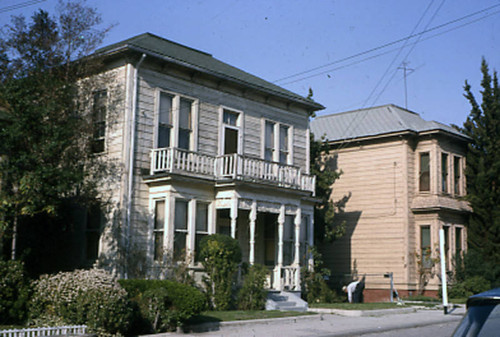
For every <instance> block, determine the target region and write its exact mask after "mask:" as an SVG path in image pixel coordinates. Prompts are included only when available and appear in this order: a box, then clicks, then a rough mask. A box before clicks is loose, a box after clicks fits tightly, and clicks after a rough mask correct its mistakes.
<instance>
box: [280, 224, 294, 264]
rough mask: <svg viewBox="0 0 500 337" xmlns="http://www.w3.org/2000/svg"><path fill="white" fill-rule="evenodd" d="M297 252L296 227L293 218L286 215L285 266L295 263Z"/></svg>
mask: <svg viewBox="0 0 500 337" xmlns="http://www.w3.org/2000/svg"><path fill="white" fill-rule="evenodd" d="M294 251H295V226H294V223H293V216H291V215H285V223H284V224H283V265H285V266H289V265H291V264H292V263H293V258H294V255H295V254H294Z"/></svg>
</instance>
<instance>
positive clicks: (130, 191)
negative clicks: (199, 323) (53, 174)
mask: <svg viewBox="0 0 500 337" xmlns="http://www.w3.org/2000/svg"><path fill="white" fill-rule="evenodd" d="M145 58H146V54H142V56H141V59H140V60H139V62H137V64H136V66H135V69H134V83H133V91H132V108H131V110H132V120H131V122H130V130H129V132H130V137H129V139H130V154H129V163H128V167H129V169H128V179H127V182H128V186H127V218H126V227H125V228H126V243H125V258H126V262H128V258H129V253H130V239H131V235H130V228H131V225H130V221H131V218H132V196H133V185H134V161H135V129H136V127H135V123H136V115H137V111H136V110H137V90H138V84H137V82H138V76H139V67H140V66H141V64H142V62H143V61H144V59H145ZM125 278H126V279H127V278H128V264H127V267H126V268H125Z"/></svg>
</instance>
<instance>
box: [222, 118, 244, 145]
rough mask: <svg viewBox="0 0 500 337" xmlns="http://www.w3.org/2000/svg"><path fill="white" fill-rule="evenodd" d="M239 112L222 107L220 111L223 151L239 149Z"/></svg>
mask: <svg viewBox="0 0 500 337" xmlns="http://www.w3.org/2000/svg"><path fill="white" fill-rule="evenodd" d="M239 125H240V114H239V113H238V112H235V111H232V110H228V109H224V110H223V112H222V128H223V130H222V132H223V153H222V154H233V153H238V152H239V149H240V127H239Z"/></svg>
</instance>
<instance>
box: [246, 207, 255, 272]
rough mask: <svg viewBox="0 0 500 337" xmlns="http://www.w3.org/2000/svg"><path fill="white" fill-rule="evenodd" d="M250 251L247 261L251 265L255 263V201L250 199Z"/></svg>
mask: <svg viewBox="0 0 500 337" xmlns="http://www.w3.org/2000/svg"><path fill="white" fill-rule="evenodd" d="M249 220H250V253H249V255H250V256H249V257H248V262H250V264H251V265H253V264H254V263H255V220H257V201H255V200H253V201H252V208H251V209H250V216H249Z"/></svg>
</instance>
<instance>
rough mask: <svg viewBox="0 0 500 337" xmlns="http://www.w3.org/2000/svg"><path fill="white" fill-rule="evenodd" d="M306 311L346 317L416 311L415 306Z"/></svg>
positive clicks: (310, 309)
mask: <svg viewBox="0 0 500 337" xmlns="http://www.w3.org/2000/svg"><path fill="white" fill-rule="evenodd" d="M307 311H311V312H316V313H319V314H334V315H340V316H346V317H379V316H384V315H393V314H408V313H412V312H417V309H416V308H413V307H412V308H395V309H378V310H343V309H326V308H309V309H308V310H307Z"/></svg>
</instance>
